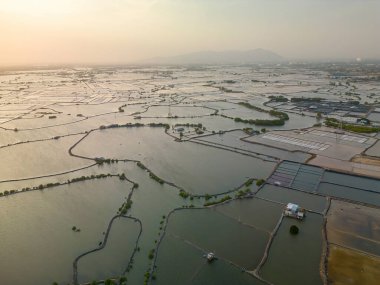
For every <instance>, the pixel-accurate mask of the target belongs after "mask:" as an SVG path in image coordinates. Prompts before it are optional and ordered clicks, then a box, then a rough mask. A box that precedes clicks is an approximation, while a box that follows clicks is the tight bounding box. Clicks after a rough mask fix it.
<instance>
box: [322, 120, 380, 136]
mask: <svg viewBox="0 0 380 285" xmlns="http://www.w3.org/2000/svg"><path fill="white" fill-rule="evenodd" d="M324 123H325V125H326V126H327V127H332V128H340V127H341V128H342V129H343V130H346V131H351V132H355V133H365V134H369V133H377V132H379V131H380V128H379V127H371V126H360V125H353V124H347V123H343V122H342V123H341V122H340V121H338V120H337V119H334V118H327V119H326V120H325V122H324Z"/></svg>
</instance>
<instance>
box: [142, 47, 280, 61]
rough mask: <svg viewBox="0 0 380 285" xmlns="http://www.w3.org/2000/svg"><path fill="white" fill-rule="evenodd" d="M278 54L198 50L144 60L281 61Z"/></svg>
mask: <svg viewBox="0 0 380 285" xmlns="http://www.w3.org/2000/svg"><path fill="white" fill-rule="evenodd" d="M283 60H284V59H283V57H281V56H280V55H278V54H276V53H274V52H272V51H270V50H265V49H254V50H247V51H239V50H229V51H199V52H194V53H188V54H182V55H177V56H169V57H155V58H151V59H147V60H144V61H143V62H142V63H146V64H250V63H276V62H281V61H283Z"/></svg>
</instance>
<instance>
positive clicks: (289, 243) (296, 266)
mask: <svg viewBox="0 0 380 285" xmlns="http://www.w3.org/2000/svg"><path fill="white" fill-rule="evenodd" d="M322 223H323V217H322V216H321V215H317V214H312V213H307V216H306V218H305V220H303V221H297V220H294V219H290V218H284V220H283V222H282V224H281V226H280V228H279V231H278V233H277V236H276V238H275V239H274V241H273V245H272V247H271V249H270V251H269V256H268V260H267V261H266V263H265V264H264V266H263V268H262V270H261V274H262V276H263V277H264V278H265V279H266V280H268V281H270V282H273V284H304V281H305V280H308V281H307V282H308V284H315V285H317V284H319V285H320V284H323V282H322V278H321V276H320V260H321V251H322V233H321V229H322ZM292 225H296V226H298V227H299V233H298V235H296V236H294V235H291V234H290V233H289V228H290V227H291V226H292ZM306 254H307V261H308V262H300V261H301V260H304V258H305V255H306Z"/></svg>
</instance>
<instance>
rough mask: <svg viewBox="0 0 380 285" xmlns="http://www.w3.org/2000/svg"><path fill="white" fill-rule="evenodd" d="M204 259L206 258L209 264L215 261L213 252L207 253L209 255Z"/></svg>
mask: <svg viewBox="0 0 380 285" xmlns="http://www.w3.org/2000/svg"><path fill="white" fill-rule="evenodd" d="M206 258H207V261H208V262H211V261H213V260H214V259H215V254H214V253H213V252H209V253H207V256H206Z"/></svg>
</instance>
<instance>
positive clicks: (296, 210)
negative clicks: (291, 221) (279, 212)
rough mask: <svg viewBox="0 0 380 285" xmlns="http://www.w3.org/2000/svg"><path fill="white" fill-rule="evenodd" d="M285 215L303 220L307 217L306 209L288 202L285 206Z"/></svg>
mask: <svg viewBox="0 0 380 285" xmlns="http://www.w3.org/2000/svg"><path fill="white" fill-rule="evenodd" d="M284 215H285V216H287V217H291V218H296V219H299V220H302V219H303V218H304V217H305V209H303V208H301V207H300V206H298V205H296V204H293V203H288V204H287V205H286V207H285V210H284Z"/></svg>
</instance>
